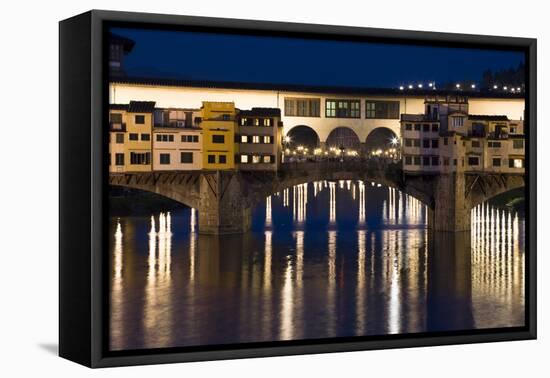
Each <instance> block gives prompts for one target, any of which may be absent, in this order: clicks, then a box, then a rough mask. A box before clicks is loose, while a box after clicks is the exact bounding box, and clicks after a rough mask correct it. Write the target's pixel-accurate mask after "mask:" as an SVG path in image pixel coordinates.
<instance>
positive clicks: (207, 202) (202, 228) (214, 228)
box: [198, 171, 252, 235]
mask: <svg viewBox="0 0 550 378" xmlns="http://www.w3.org/2000/svg"><path fill="white" fill-rule="evenodd" d="M243 189H244V188H243V187H242V184H241V181H240V180H239V176H238V174H237V173H236V172H231V171H216V172H211V173H207V174H204V175H202V176H201V178H200V200H199V209H198V210H199V233H201V234H210V235H223V234H238V233H243V232H246V231H248V230H249V229H250V226H251V222H252V210H251V208H250V206H248V205H247V204H246V202H245V200H244V196H243Z"/></svg>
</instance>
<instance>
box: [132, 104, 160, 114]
mask: <svg viewBox="0 0 550 378" xmlns="http://www.w3.org/2000/svg"><path fill="white" fill-rule="evenodd" d="M153 110H155V102H154V101H130V105H128V112H129V113H152V112H153Z"/></svg>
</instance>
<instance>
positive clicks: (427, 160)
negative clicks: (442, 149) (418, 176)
mask: <svg viewBox="0 0 550 378" xmlns="http://www.w3.org/2000/svg"><path fill="white" fill-rule="evenodd" d="M422 165H425V166H428V165H430V157H429V156H424V157H422Z"/></svg>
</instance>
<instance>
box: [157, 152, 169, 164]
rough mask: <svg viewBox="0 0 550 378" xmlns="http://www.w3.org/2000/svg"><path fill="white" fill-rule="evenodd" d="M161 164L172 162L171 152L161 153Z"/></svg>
mask: <svg viewBox="0 0 550 378" xmlns="http://www.w3.org/2000/svg"><path fill="white" fill-rule="evenodd" d="M159 160H160V164H170V154H160V159H159Z"/></svg>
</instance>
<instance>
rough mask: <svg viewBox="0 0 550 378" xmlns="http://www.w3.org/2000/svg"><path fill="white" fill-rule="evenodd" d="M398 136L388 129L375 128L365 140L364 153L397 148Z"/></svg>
mask: <svg viewBox="0 0 550 378" xmlns="http://www.w3.org/2000/svg"><path fill="white" fill-rule="evenodd" d="M399 142H400V140H399V136H398V135H397V134H396V133H395V132H394V131H393V130H392V129H390V128H388V127H376V128H374V129H373V130H371V132H370V133H369V134H368V135H367V138H366V139H365V152H366V153H368V154H370V153H371V152H373V151H377V150H382V151H384V150H387V149H389V148H396V147H398V144H396V143H399Z"/></svg>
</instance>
